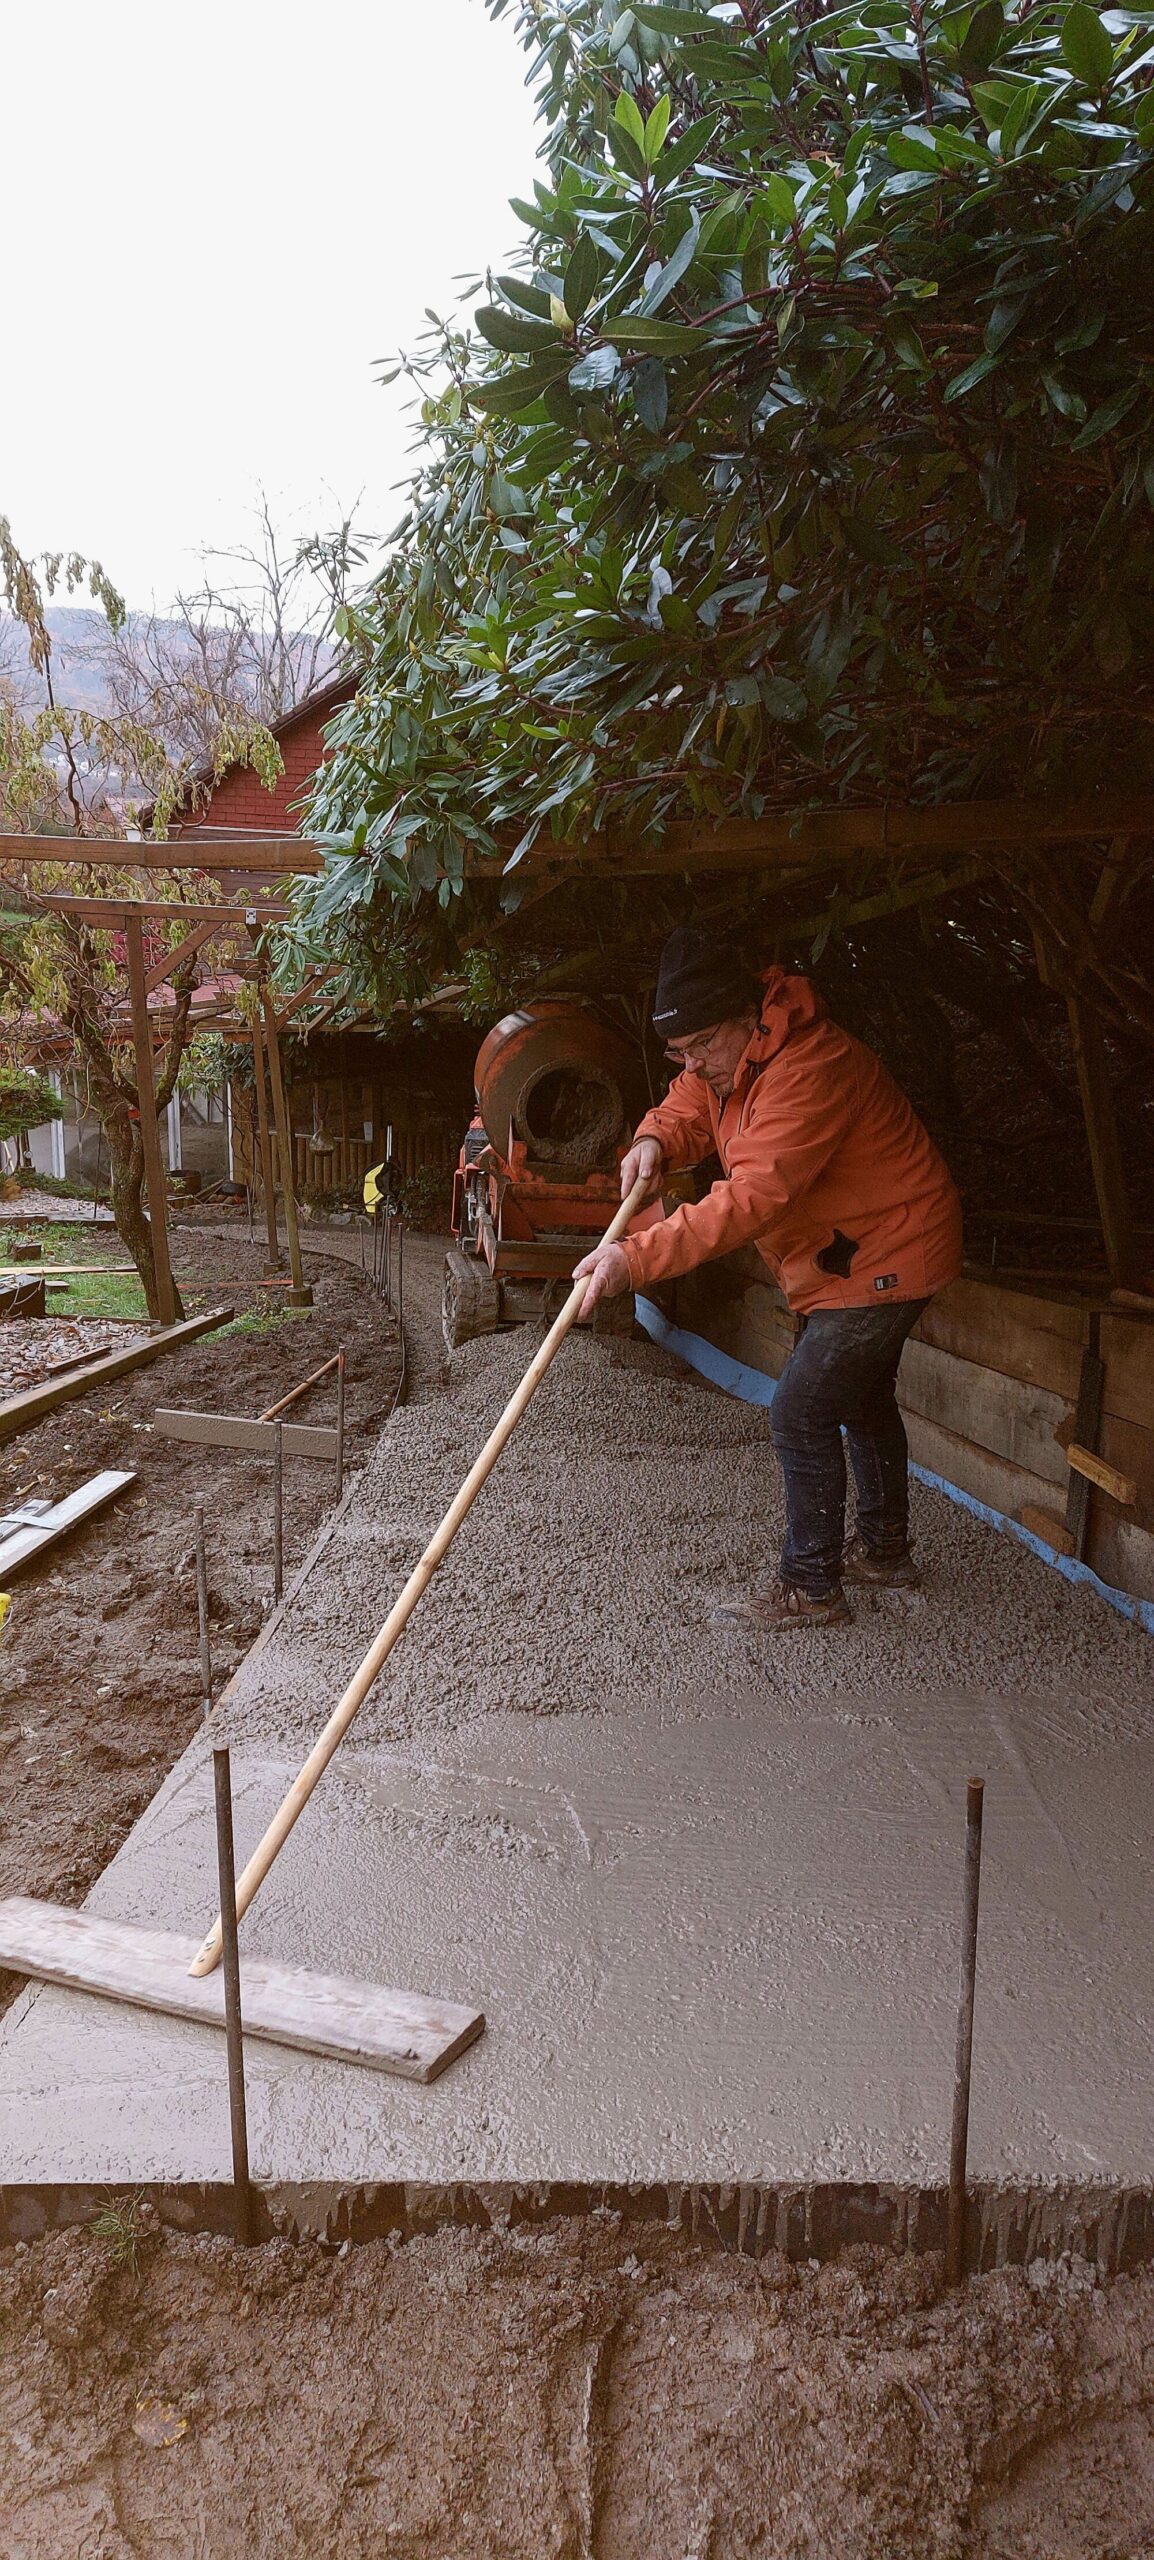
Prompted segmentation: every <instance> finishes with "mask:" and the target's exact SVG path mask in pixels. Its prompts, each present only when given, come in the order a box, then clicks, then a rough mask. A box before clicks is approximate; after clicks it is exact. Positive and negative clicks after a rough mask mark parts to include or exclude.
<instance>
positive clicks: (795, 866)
mask: <svg viewBox="0 0 1154 2560" xmlns="http://www.w3.org/2000/svg"><path fill="white" fill-rule="evenodd" d="M1135 839H1150V840H1154V796H1151V795H1149V794H1125V793H1117V794H1101V795H1098V796H1096V797H1094V798H1091V799H1082V800H1066V801H1060V802H1054V803H1048V802H1045V801H1031V800H979V801H969V802H951V803H934V804H932V805H928V806H924V807H923V806H917V807H914V806H909V805H903V804H898V803H893V802H890V803H886V804H885V805H882V806H874V807H866V808H856V809H855V808H830V809H818V810H798V811H789V810H785V811H770V812H767V813H766V814H765V815H764V816H763V817H760V818H756V819H735V818H719V819H716V820H713V819H701V820H689V821H675V822H674V823H672V824H670V825H669V826H668V827H667V828H666V830H665V832H664V834H662V835H661V836H660V837H652V836H651V837H648V838H647V837H646V836H645V835H641V836H635V835H632V836H626V835H625V834H624V833H623V832H621V831H620V830H617V829H615V828H613V827H612V826H608V827H606V828H605V829H604V830H603V831H601V832H600V833H598V834H597V835H596V836H592V837H587V838H584V839H579V840H573V841H569V840H565V841H558V840H557V839H555V838H553V837H550V836H542V837H541V838H539V839H538V841H537V843H536V844H535V845H534V846H532V847H531V848H530V850H529V851H528V852H527V853H526V854H525V855H524V857H523V859H522V861H521V863H520V865H519V869H518V876H519V878H520V879H521V880H522V881H523V882H524V884H525V888H526V892H527V895H526V898H525V899H524V900H523V902H522V904H523V906H524V905H527V904H529V903H533V902H536V901H537V900H538V899H541V898H544V897H547V896H548V895H549V894H550V892H551V891H552V890H554V889H556V888H560V887H563V886H565V885H567V884H570V883H573V882H575V881H579V880H581V879H584V878H588V879H596V878H600V879H606V878H609V879H612V878H618V879H623V880H625V879H628V880H638V881H639V880H645V879H655V878H659V877H661V876H662V875H664V876H667V877H669V876H679V877H682V878H686V877H688V878H695V879H701V878H705V877H708V876H710V875H717V874H723V875H726V876H728V877H730V878H732V877H733V876H734V875H736V874H741V873H744V874H747V875H750V876H751V877H760V878H761V879H762V880H764V878H765V876H766V875H770V876H772V877H775V878H778V879H780V880H781V882H782V885H783V886H785V885H786V884H788V885H789V886H790V888H791V889H796V888H797V887H798V885H799V884H801V883H804V881H805V878H806V876H807V875H808V874H813V875H818V874H820V873H823V872H828V870H829V869H830V867H831V866H832V867H834V868H835V869H836V867H838V866H840V865H842V864H844V865H846V866H847V868H848V867H850V866H852V865H854V864H859V863H861V862H862V861H863V860H865V861H869V860H871V859H872V860H876V861H882V862H886V863H888V864H889V865H890V866H891V881H890V885H889V886H888V887H887V888H886V889H885V890H884V891H883V892H881V893H874V894H868V895H857V896H853V895H851V896H849V897H847V898H840V899H839V898H835V901H834V912H835V920H836V921H837V922H838V923H839V924H842V925H849V924H854V923H864V922H867V921H869V920H870V919H871V918H877V917H880V916H884V915H889V914H892V913H894V912H896V911H898V910H899V909H901V908H907V907H917V906H920V905H923V904H925V903H926V902H927V901H929V900H931V899H938V898H941V897H945V896H949V895H950V894H953V893H957V892H958V891H959V890H961V889H962V888H965V887H968V886H969V885H970V884H971V883H972V882H974V881H976V880H979V879H981V878H983V877H984V876H985V875H986V874H987V871H992V870H993V869H994V868H995V867H996V860H997V857H998V856H999V855H1003V856H1004V855H1005V854H1006V853H1007V852H1014V853H1018V854H1035V853H1036V854H1043V853H1046V852H1048V851H1051V850H1053V851H1060V850H1061V849H1062V848H1063V847H1069V848H1071V849H1072V848H1074V847H1077V846H1083V847H1085V846H1088V845H1094V844H1101V845H1102V846H1103V848H1104V858H1103V864H1102V873H1101V881H1100V885H1099V890H1098V893H1097V897H1096V899H1095V903H1094V908H1093V909H1092V911H1091V914H1090V917H1089V918H1088V919H1087V924H1088V928H1089V929H1092V928H1093V927H1094V926H1095V925H1096V924H1097V922H1098V921H1099V920H1100V915H1099V910H1100V909H1102V910H1104V906H1105V904H1106V903H1108V901H1109V899H1110V897H1111V896H1112V894H1113V889H1114V886H1115V885H1116V883H1117V880H1118V877H1119V875H1120V872H1121V869H1122V866H1123V863H1124V859H1125V856H1126V852H1127V849H1128V848H1129V847H1130V845H1131V844H1132V843H1133V841H1134V840H1135ZM511 850H512V846H510V851H511ZM13 862H17V863H21V864H25V865H26V864H28V863H30V862H31V863H36V864H40V863H43V862H51V863H63V864H69V865H73V866H75V865H78V864H85V865H90V866H92V867H94V868H96V869H99V868H101V867H107V866H114V867H115V868H116V869H117V870H118V871H124V870H126V869H140V870H152V871H156V870H159V869H163V870H165V871H166V872H177V871H191V872H200V873H202V874H206V875H211V876H212V877H213V878H214V880H215V881H216V882H217V883H218V884H219V886H220V889H221V892H222V897H223V898H224V899H225V900H227V901H229V903H228V904H224V905H222V906H220V907H217V908H212V907H208V906H204V905H196V904H194V903H193V902H191V901H190V902H189V903H188V904H183V903H182V904H173V903H172V902H171V901H169V902H164V901H159V900H150V899H148V898H142V899H140V900H139V901H135V900H133V901H125V900H122V899H119V900H115V901H106V902H102V901H100V900H93V899H91V898H79V897H72V896H68V895H64V894H62V895H60V896H59V897H53V898H45V899H42V901H41V902H42V903H43V904H45V905H48V906H55V907H56V908H57V909H58V910H59V911H61V912H67V913H71V914H74V915H76V916H77V917H78V918H83V919H84V920H85V921H90V922H94V923H95V922H102V923H107V924H109V925H114V926H115V927H116V928H117V929H119V930H122V931H124V932H125V934H126V941H127V950H128V967H129V997H130V1011H131V1018H132V1026H133V1038H134V1041H135V1043H136V1049H137V1063H138V1072H140V1074H141V1083H142V1105H141V1110H142V1135H143V1136H144V1139H145V1151H146V1166H147V1168H148V1180H149V1199H150V1203H151V1204H153V1223H154V1227H155V1228H156V1229H157V1232H158V1233H159V1229H160V1225H161V1224H162V1221H161V1220H160V1219H158V1216H157V1209H156V1205H155V1203H156V1200H157V1199H159V1200H160V1201H161V1202H163V1176H162V1168H161V1163H160V1146H159V1136H158V1134H157V1131H156V1125H155V1106H154V1105H153V1107H152V1109H151V1111H150V1112H149V1111H148V1107H147V1104H146V1102H145V1101H144V1099H143V1088H144V1086H145V1085H147V1086H148V1088H149V1093H150V1094H151V1075H148V1076H145V1075H144V1073H143V1066H142V1059H143V1058H144V1056H145V1052H146V1051H147V1055H148V1059H149V1062H150V1060H151V1050H150V1046H149V1044H148V1042H147V1040H146V1038H145V1031H144V1024H145V1021H146V1018H147V1007H148V998H149V995H150V993H154V992H155V991H156V989H157V987H158V986H159V985H161V984H162V983H163V982H164V980H165V979H167V978H168V977H170V976H171V973H172V971H173V970H174V969H175V968H176V967H178V966H179V965H180V963H181V961H182V960H185V959H187V958H189V957H190V956H191V955H192V954H193V953H194V952H195V951H196V950H198V949H199V948H201V947H202V945H203V943H205V942H207V941H208V940H209V939H211V937H212V935H213V933H214V932H217V931H223V930H225V929H226V927H228V928H237V929H242V930H243V931H244V932H245V933H247V934H248V935H249V936H258V935H259V933H260V932H261V931H262V930H263V928H264V926H265V925H267V924H273V923H277V922H279V921H282V920H283V919H284V917H285V916H286V915H287V914H288V912H289V910H288V907H287V905H286V904H285V903H284V901H283V898H280V899H278V898H277V897H275V896H274V897H273V898H272V899H266V898H264V897H263V896H262V897H261V898H260V899H259V900H258V902H257V903H255V904H249V903H247V901H248V900H250V899H252V898H253V896H254V890H255V888H256V887H260V888H262V889H263V887H264V885H265V884H266V883H267V884H268V885H269V886H270V887H274V886H275V885H276V884H280V883H283V882H285V881H286V880H287V879H288V878H289V877H290V876H291V875H293V874H295V875H297V876H298V877H308V876H314V875H316V874H317V873H319V872H320V871H322V870H323V868H324V854H323V851H322V849H321V848H320V847H319V846H318V845H316V844H313V843H311V842H309V841H308V839H306V838H302V837H300V836H296V835H283V834H261V833H257V832H252V833H246V832H243V831H227V830H221V829H211V828H200V827H197V826H196V825H195V823H192V824H190V825H187V826H185V827H182V828H181V829H180V831H179V832H178V833H177V834H176V835H175V836H173V837H171V838H169V839H166V840H165V841H164V842H163V843H149V842H146V841H144V840H141V839H131V840H128V839H119V840H116V841H114V842H113V841H109V840H108V839H102V840H101V841H100V842H99V843H97V842H95V841H89V840H78V839H75V838H64V837H58V836H50V837H35V836H10V835H8V836H5V835H0V873H2V872H3V871H4V870H5V869H6V868H7V867H8V865H9V864H11V863H13ZM507 862H508V856H507V855H505V854H504V853H503V854H502V856H501V857H500V858H499V859H494V858H493V857H492V856H489V855H484V854H481V853H479V852H477V851H476V849H474V848H472V847H467V848H466V849H465V855H464V870H465V876H466V877H467V878H469V879H472V880H476V881H478V882H480V881H484V880H489V881H494V882H495V881H498V880H500V879H501V878H502V877H503V874H504V869H505V867H506V864H507ZM895 874H896V876H894V875H895ZM98 908H99V909H100V910H101V913H100V914H99V916H98V914H97V909H98ZM174 919H178V920H182V921H184V922H185V923H186V924H187V925H188V932H187V933H186V934H185V935H184V936H183V937H182V939H181V941H180V942H179V944H178V945H177V947H176V949H175V950H173V951H172V952H171V953H169V954H168V955H166V958H165V960H164V962H163V964H162V963H161V962H159V961H158V962H157V963H155V964H154V966H153V967H152V968H151V969H145V968H144V966H143V955H142V953H141V952H140V951H139V948H138V946H139V943H140V935H141V928H142V924H143V922H144V921H145V920H147V921H153V920H156V921H161V920H163V921H172V920H174ZM822 920H823V919H822V917H821V916H820V915H817V916H815V917H814V919H813V922H814V924H815V926H817V925H819V924H820V922H821V921H822ZM1034 940H1035V948H1036V953H1037V959H1038V966H1039V971H1040V973H1041V975H1042V977H1043V980H1044V982H1045V983H1046V984H1047V985H1049V986H1051V987H1052V988H1054V989H1055V990H1056V991H1057V992H1058V993H1059V994H1060V995H1061V996H1062V997H1063V999H1064V1002H1065V1005H1066V1010H1067V1017H1068V1021H1069V1027H1070V1036H1071V1042H1072V1048H1073V1055H1074V1062H1075V1066H1076V1070H1077V1076H1078V1083H1079V1090H1080V1095H1081V1102H1082V1110H1083V1116H1084V1120H1085V1125H1086V1132H1087V1139H1088V1144H1089V1150H1090V1159H1091V1165H1092V1169H1093V1177H1094V1184H1095V1191H1096V1196H1097V1201H1098V1209H1099V1216H1100V1220H1101V1226H1102V1234H1103V1239H1104V1242H1105V1247H1106V1254H1107V1260H1108V1263H1109V1267H1110V1271H1111V1274H1112V1276H1113V1277H1114V1279H1115V1280H1118V1281H1122V1282H1125V1281H1127V1280H1128V1279H1129V1278H1130V1277H1131V1276H1132V1272H1133V1253H1134V1246H1133V1226H1132V1221H1131V1216H1130V1210H1129V1204H1128V1201H1127V1197H1126V1185H1125V1180H1124V1175H1123V1166H1122V1153H1121V1147H1120V1143H1119V1134H1118V1124H1117V1117H1116V1113H1115V1107H1114V1099H1113V1094H1112V1091H1111V1085H1110V1077H1109V1069H1108V1061H1107V1053H1106V1046H1105V1039H1104V1034H1103V1029H1102V1023H1101V1019H1100V1016H1099V1014H1098V1011H1097V1009H1096V1007H1095V1006H1094V1005H1093V1003H1092V1002H1090V1001H1089V1000H1088V999H1087V997H1086V995H1085V994H1084V992H1083V991H1082V990H1081V989H1080V988H1079V987H1078V986H1077V985H1076V983H1075V982H1074V978H1073V976H1072V975H1071V972H1070V969H1069V966H1068V964H1067V963H1066V962H1065V961H1064V960H1063V956H1062V952H1061V950H1060V948H1059V945H1058V943H1057V941H1056V939H1054V938H1052V937H1051V936H1050V935H1049V934H1048V933H1047V929H1046V923H1045V919H1044V917H1043V916H1041V915H1039V916H1038V917H1037V918H1036V920H1035V925H1034ZM329 974H330V973H329V972H328V971H327V970H325V969H324V968H318V969H314V970H312V971H310V972H309V973H308V974H307V975H306V978H305V981H304V983H303V985H302V986H301V988H300V989H299V990H298V992H297V993H296V995H294V996H293V997H292V999H291V1000H290V1002H289V1003H288V1004H287V1005H285V1006H283V1007H282V1008H281V1010H280V1012H279V1013H277V1012H276V1011H275V1010H274V1008H273V1005H272V1001H271V998H270V996H269V994H268V989H267V985H264V984H263V983H262V991H261V1007H260V1015H259V1017H258V1018H257V1019H256V1020H255V1022H254V1023H253V1024H250V1023H248V1022H247V1021H244V1020H242V1019H239V1018H237V1019H236V1020H233V1021H228V1022H227V1023H226V1021H225V1019H224V1018H223V1017H221V1018H220V1021H219V1024H218V1025H214V1027H220V1028H222V1029H223V1028H227V1030H228V1034H229V1037H230V1038H234V1039H238V1040H239V1039H250V1038H251V1039H252V1040H253V1042H254V1048H255V1051H256V1057H255V1064H256V1067H257V1075H256V1090H257V1101H258V1114H259V1116H260V1118H261V1151H262V1161H263V1162H264V1163H265V1167H266V1184H265V1190H266V1203H267V1202H268V1201H269V1200H270V1198H271V1183H270V1181H269V1179H268V1178H267V1176H268V1171H269V1164H270V1157H271V1142H270V1140H269V1135H268V1129H267V1124H266V1115H265V1113H264V1111H263V1110H262V1105H263V1103H264V1073H263V1061H262V1057H261V1050H262V1046H263V1047H265V1048H267V1063H268V1073H269V1083H270V1087H271V1092H272V1101H273V1120H274V1124H275V1134H276V1142H277V1149H278V1152H279V1154H280V1156H281V1169H282V1189H283V1195H284V1199H285V1216H286V1226H287V1228H288V1234H289V1245H290V1254H291V1257H292V1264H293V1275H294V1279H296V1278H297V1277H298V1273H299V1246H298V1244H297V1241H296V1215H295V1201H294V1199H293V1182H292V1163H291V1143H290V1139H289V1133H288V1129H287V1122H286V1115H285V1107H284V1084H283V1075H282V1073H281V1060H280V1051H279V1034H280V1032H281V1031H282V1030H283V1029H284V1026H285V1024H286V1023H287V1022H288V1021H289V1020H290V1019H291V1018H292V1017H293V1016H295V1015H297V1014H298V1013H300V1012H302V1011H304V1010H306V1009H308V1008H309V1007H310V1006H312V1005H313V1004H314V1003H315V1004H316V1005H317V1006H318V1008H319V1011H318V1019H321V1020H323V1019H326V1018H327V1016H328V1014H329V1012H331V1010H332V1007H331V1006H325V1005H324V1001H323V990H324V987H325V984H326V980H327V978H328V976H329ZM262 1031H263V1041H262ZM146 1123H147V1124H148V1125H146ZM154 1183H155V1184H156V1186H157V1187H156V1191H155V1193H154ZM270 1217H271V1221H272V1223H271V1226H270V1240H271V1238H275V1208H273V1209H272V1210H271V1212H270ZM162 1250H163V1248H162ZM165 1258H166V1259H167V1257H165ZM158 1278H159V1266H158ZM167 1287H168V1291H169V1295H170V1294H171V1281H170V1280H169V1281H168V1282H167Z"/></svg>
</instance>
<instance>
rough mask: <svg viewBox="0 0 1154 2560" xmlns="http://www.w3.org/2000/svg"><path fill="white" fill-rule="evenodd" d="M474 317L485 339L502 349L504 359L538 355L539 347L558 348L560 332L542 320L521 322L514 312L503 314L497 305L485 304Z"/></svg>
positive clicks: (504, 312)
mask: <svg viewBox="0 0 1154 2560" xmlns="http://www.w3.org/2000/svg"><path fill="white" fill-rule="evenodd" d="M473 317H474V319H475V321H476V323H477V327H478V329H479V330H480V332H481V336H482V337H483V338H487V339H488V341H489V344H490V346H491V347H499V348H500V350H501V352H502V354H503V355H510V356H524V355H532V354H535V352H536V350H537V348H538V347H555V346H556V344H557V332H556V330H555V329H549V328H546V327H545V326H544V325H543V323H542V322H541V321H539V320H518V319H517V318H516V317H515V316H514V314H513V312H511V311H502V310H501V309H500V307H499V305H498V304H497V303H495V302H486V303H482V305H481V308H480V310H479V311H475V312H474V314H473Z"/></svg>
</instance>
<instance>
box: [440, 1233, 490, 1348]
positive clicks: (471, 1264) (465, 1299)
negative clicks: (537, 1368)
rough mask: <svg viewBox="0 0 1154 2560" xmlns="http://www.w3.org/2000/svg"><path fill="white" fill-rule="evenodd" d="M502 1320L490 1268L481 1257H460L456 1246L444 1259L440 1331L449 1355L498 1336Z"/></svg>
mask: <svg viewBox="0 0 1154 2560" xmlns="http://www.w3.org/2000/svg"><path fill="white" fill-rule="evenodd" d="M500 1320H501V1292H500V1289H499V1287H498V1285H497V1282H496V1281H495V1279H494V1278H493V1274H492V1272H491V1271H490V1269H489V1265H488V1263H487V1262H485V1261H484V1260H483V1259H482V1258H481V1256H480V1255H479V1254H473V1253H461V1252H460V1251H459V1250H458V1248H457V1246H456V1245H452V1246H450V1249H449V1251H448V1253H447V1254H446V1255H445V1276H444V1281H443V1283H442V1288H441V1328H442V1331H443V1333H444V1336H445V1341H446V1344H447V1346H448V1348H449V1350H450V1351H456V1350H458V1349H459V1347H460V1345H461V1343H462V1342H475V1341H476V1339H477V1337H478V1335H479V1334H482V1333H495V1332H496V1330H497V1326H498V1324H499V1323H500Z"/></svg>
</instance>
